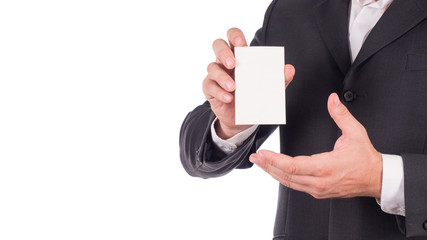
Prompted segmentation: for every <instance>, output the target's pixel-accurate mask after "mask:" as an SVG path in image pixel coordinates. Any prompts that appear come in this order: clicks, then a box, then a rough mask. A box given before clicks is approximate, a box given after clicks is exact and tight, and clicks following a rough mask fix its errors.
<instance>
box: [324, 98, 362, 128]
mask: <svg viewBox="0 0 427 240" xmlns="http://www.w3.org/2000/svg"><path fill="white" fill-rule="evenodd" d="M328 111H329V114H330V115H331V117H332V119H333V120H334V121H335V123H336V124H337V126H338V127H339V128H340V129H341V130H342V132H343V135H344V134H350V133H352V132H355V130H356V131H357V130H360V128H363V126H362V125H361V124H360V123H359V122H358V121H357V120H356V119H355V118H354V117H353V115H352V114H351V113H350V112H349V111H348V109H347V108H346V107H345V106H344V105H343V104H342V103H341V101H340V99H339V98H338V95H337V94H336V93H332V94H331V95H330V96H329V99H328Z"/></svg>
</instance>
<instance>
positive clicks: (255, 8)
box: [0, 0, 278, 240]
mask: <svg viewBox="0 0 427 240" xmlns="http://www.w3.org/2000/svg"><path fill="white" fill-rule="evenodd" d="M269 3H270V0H259V1H248V0H216V1H200V0H184V1H174V0H165V1H144V0H142V1H141V0H140V1H130V0H120V1H119V0H114V1H112V0H110V1H109V0H102V1H101V0H98V1H95V0H84V1H83V0H73V1H53V0H52V1H46V0H42V1H1V2H0V239H2V240H11V239H43V240H48V239H55V240H57V239H198V240H200V239H225V240H228V239H271V237H272V231H273V223H274V216H275V209H276V203H277V199H276V197H277V191H278V184H277V183H276V181H275V180H273V179H272V178H271V177H270V176H268V175H267V174H265V173H264V172H262V171H261V170H260V169H259V168H257V167H256V166H255V167H253V168H251V169H249V170H236V171H233V172H232V173H230V174H229V175H227V176H225V177H222V178H217V179H208V180H204V179H199V178H193V177H190V176H189V175H187V174H186V172H185V171H184V169H183V168H182V166H181V163H180V159H179V147H178V144H179V130H180V126H181V123H182V121H183V119H184V117H185V116H186V114H187V113H188V112H189V111H191V110H192V109H193V108H195V107H196V106H197V105H199V104H201V103H203V101H204V96H203V93H202V90H201V82H202V80H203V78H204V77H205V75H206V66H207V65H208V64H209V62H211V61H213V60H214V55H213V53H212V50H211V44H212V42H213V40H215V39H216V38H225V37H226V31H227V29H228V28H230V27H240V28H241V29H242V30H243V31H244V32H245V34H246V36H247V38H248V41H250V40H251V39H252V37H253V35H254V33H255V31H256V30H257V29H258V28H259V27H261V26H262V21H263V16H264V13H265V10H266V8H267V6H268V5H269ZM263 147H264V148H268V149H271V150H275V151H278V136H277V134H275V135H273V136H272V137H271V138H270V139H269V140H268V142H267V143H266V144H265V145H264V146H263Z"/></svg>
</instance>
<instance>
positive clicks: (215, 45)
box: [212, 38, 224, 50]
mask: <svg viewBox="0 0 427 240" xmlns="http://www.w3.org/2000/svg"><path fill="white" fill-rule="evenodd" d="M222 42H224V40H223V39H221V38H217V39H215V40H214V41H213V43H212V48H213V49H214V50H215V49H216V48H217V47H218V46H219V45H220V44H221V43H222Z"/></svg>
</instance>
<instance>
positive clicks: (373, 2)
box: [354, 0, 393, 8]
mask: <svg viewBox="0 0 427 240" xmlns="http://www.w3.org/2000/svg"><path fill="white" fill-rule="evenodd" d="M354 1H356V2H357V3H358V4H359V5H360V6H361V7H366V6H369V7H373V8H384V7H386V6H388V5H390V3H391V2H392V1H393V0H354Z"/></svg>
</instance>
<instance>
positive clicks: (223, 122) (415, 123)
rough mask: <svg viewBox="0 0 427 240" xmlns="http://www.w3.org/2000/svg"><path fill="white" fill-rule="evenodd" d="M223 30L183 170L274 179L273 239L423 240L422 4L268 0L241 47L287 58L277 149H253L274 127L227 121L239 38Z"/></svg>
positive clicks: (426, 24) (416, 0)
mask: <svg viewBox="0 0 427 240" xmlns="http://www.w3.org/2000/svg"><path fill="white" fill-rule="evenodd" d="M227 35H228V43H227V42H226V41H225V40H221V39H218V40H216V41H215V42H214V44H213V49H214V52H215V55H216V57H217V59H216V61H215V62H213V63H211V64H209V66H208V75H207V76H206V78H205V79H204V81H203V92H204V94H205V96H206V99H207V101H206V102H205V103H204V104H202V105H200V106H198V107H197V108H195V109H194V110H193V111H192V112H190V113H189V114H188V115H187V117H186V119H185V120H184V123H183V125H182V127H181V132H180V151H181V152H180V154H181V161H182V164H183V166H184V168H185V170H186V171H187V172H188V173H189V174H190V175H192V176H197V177H202V178H209V177H218V176H222V175H224V174H227V173H228V172H230V171H232V170H233V169H234V168H248V167H251V166H252V165H253V164H256V165H258V166H259V167H261V168H262V169H263V170H265V171H266V173H268V174H270V175H271V176H272V177H273V178H275V179H276V180H277V181H278V182H280V191H279V200H278V208H277V214H276V221H275V226H274V239H286V240H299V239H301V240H305V239H307V240H317V239H318V240H353V239H354V240H371V239H372V240H378V239H387V240H388V239H390V240H395V239H396V240H397V239H399V240H400V239H414V240H423V239H425V240H427V1H425V0H274V1H273V2H272V3H271V5H270V6H269V8H268V9H267V12H266V14H265V18H264V23H263V26H262V28H261V29H260V30H258V31H257V33H256V34H255V37H254V39H253V40H252V42H251V45H253V46H286V48H287V51H286V61H287V62H288V63H291V64H292V65H286V66H285V67H284V70H285V78H286V86H287V89H286V91H287V102H286V104H287V125H282V126H280V140H281V153H275V152H271V151H267V150H259V151H258V152H256V151H257V150H258V148H259V146H260V145H261V144H262V143H263V142H264V141H265V139H266V138H267V137H268V136H269V135H270V134H271V133H272V132H273V131H274V130H275V128H276V127H277V126H264V125H260V126H257V125H255V126H237V125H235V124H234V95H233V92H234V90H235V84H234V80H233V69H234V67H235V64H236V63H235V59H234V55H233V48H234V47H235V46H246V39H245V37H244V35H243V33H242V32H241V31H240V30H239V29H237V28H233V29H230V30H229V31H228V34H227ZM260 81H262V79H260Z"/></svg>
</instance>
